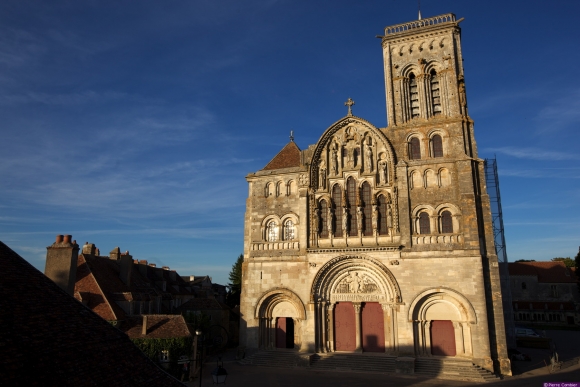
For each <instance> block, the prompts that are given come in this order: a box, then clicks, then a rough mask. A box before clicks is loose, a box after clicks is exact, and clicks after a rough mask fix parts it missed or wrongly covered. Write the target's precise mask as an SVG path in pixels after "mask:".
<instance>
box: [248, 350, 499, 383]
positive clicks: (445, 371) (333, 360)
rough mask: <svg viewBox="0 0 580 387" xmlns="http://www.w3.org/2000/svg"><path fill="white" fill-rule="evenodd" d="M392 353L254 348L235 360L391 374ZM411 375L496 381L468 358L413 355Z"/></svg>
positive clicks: (292, 366)
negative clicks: (317, 351)
mask: <svg viewBox="0 0 580 387" xmlns="http://www.w3.org/2000/svg"><path fill="white" fill-rule="evenodd" d="M395 361H396V357H394V356H385V355H383V354H372V353H371V354H369V353H367V354H365V353H357V354H347V353H336V352H334V353H316V354H311V353H298V352H296V351H293V350H283V349H282V350H280V349H279V350H267V351H263V350H262V351H256V352H254V353H252V354H250V355H249V356H247V357H245V358H244V359H242V360H240V361H239V363H240V364H242V365H254V366H261V367H281V368H294V367H306V368H310V369H312V370H320V371H347V372H372V373H395V372H396V371H395ZM415 375H416V376H420V377H427V378H434V379H450V380H462V381H473V382H488V381H497V380H499V378H498V377H497V376H496V375H494V374H493V373H491V372H489V371H487V370H485V369H483V368H480V367H478V366H476V365H474V364H473V363H472V362H471V361H469V360H459V359H440V358H416V359H415Z"/></svg>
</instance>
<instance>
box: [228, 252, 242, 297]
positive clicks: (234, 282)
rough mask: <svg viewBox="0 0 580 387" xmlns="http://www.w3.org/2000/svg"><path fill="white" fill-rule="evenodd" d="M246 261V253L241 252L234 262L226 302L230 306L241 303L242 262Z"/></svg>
mask: <svg viewBox="0 0 580 387" xmlns="http://www.w3.org/2000/svg"><path fill="white" fill-rule="evenodd" d="M243 262H244V255H243V254H240V256H239V257H238V259H236V263H234V264H233V266H232V270H231V271H230V276H229V280H230V282H229V283H228V286H229V288H230V290H229V292H228V294H227V298H226V303H227V304H228V306H229V307H230V308H234V307H235V306H236V305H240V295H241V293H242V263H243Z"/></svg>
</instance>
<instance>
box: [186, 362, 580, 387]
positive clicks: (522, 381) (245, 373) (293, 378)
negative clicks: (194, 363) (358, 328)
mask: <svg viewBox="0 0 580 387" xmlns="http://www.w3.org/2000/svg"><path fill="white" fill-rule="evenodd" d="M228 357H229V356H227V355H226V357H225V358H224V368H225V369H226V370H227V371H228V374H229V375H228V378H227V381H226V386H230V387H238V386H252V387H263V386H264V387H265V386H272V387H291V386H299V387H321V386H327V385H330V386H332V387H359V386H360V387H362V386H365V387H367V386H375V385H377V386H378V385H385V386H413V387H443V386H477V385H482V384H483V385H486V386H501V387H524V386H525V387H529V386H538V387H541V386H543V383H545V382H580V364H578V365H575V366H573V367H570V368H567V369H565V370H562V371H559V372H557V373H554V374H549V373H548V370H547V369H546V367H544V366H542V367H540V368H536V369H533V370H531V371H528V372H525V373H523V374H520V375H517V376H514V377H510V378H506V379H504V380H498V381H497V382H491V383H475V382H463V381H455V380H444V379H428V378H424V377H419V376H410V375H409V376H406V375H399V374H368V373H367V374H365V373H360V372H344V371H341V372H338V371H335V372H333V371H318V370H317V371H314V370H310V369H308V368H273V367H256V366H247V365H246V366H242V365H240V364H238V363H237V362H236V361H235V360H230V359H228ZM215 367H216V362H215V360H214V361H208V362H207V363H206V364H205V366H204V369H203V378H202V383H201V385H202V386H210V385H212V383H213V382H212V378H211V371H212V370H213V369H214V368H215ZM187 385H188V386H191V387H194V386H195V387H197V386H199V380H198V379H195V380H194V381H192V382H189V383H187Z"/></svg>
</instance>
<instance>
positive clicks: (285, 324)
mask: <svg viewBox="0 0 580 387" xmlns="http://www.w3.org/2000/svg"><path fill="white" fill-rule="evenodd" d="M460 22H461V20H456V18H455V15H453V14H444V15H439V16H436V17H431V18H424V19H420V20H415V21H412V22H408V23H403V24H398V25H394V26H389V27H386V28H385V33H384V36H382V37H381V39H382V44H381V46H382V50H383V55H384V61H383V67H384V71H385V77H384V82H385V89H386V90H385V91H386V101H387V104H386V107H387V109H386V111H387V117H388V126H387V127H384V128H378V127H375V126H374V125H373V124H372V123H370V122H368V121H366V120H365V119H364V118H360V117H357V116H356V115H355V114H354V112H355V111H356V106H353V105H354V102H355V101H352V100H351V99H350V98H349V99H348V100H347V101H346V102H345V105H346V106H345V108H344V109H345V112H346V113H347V114H346V116H344V117H342V118H340V119H339V120H338V121H336V122H334V123H332V124H331V125H330V126H329V127H328V128H320V133H321V137H320V140H319V141H318V142H317V143H316V144H314V145H310V146H309V147H308V148H306V149H303V150H301V149H299V148H298V146H297V145H296V144H295V143H294V142H293V141H290V142H289V143H288V144H286V146H284V147H283V148H282V150H281V151H280V152H279V153H278V154H277V155H276V156H275V157H274V158H273V159H272V160H271V161H270V162H269V163H268V164H267V165H266V166H265V167H264V168H263V169H261V170H259V171H257V172H255V173H250V174H248V175H247V177H246V179H247V181H248V184H249V195H248V199H247V202H246V203H247V204H246V206H247V207H246V214H245V231H244V263H243V284H242V289H243V290H242V299H241V306H240V308H241V319H242V320H241V333H240V345H241V346H243V347H245V348H247V349H248V350H274V349H280V350H281V349H285V350H286V351H292V350H293V351H295V352H296V353H303V354H319V355H321V356H324V355H325V354H332V353H336V352H340V353H346V354H352V355H357V354H358V356H360V355H364V353H367V352H375V353H382V354H383V356H384V357H385V359H387V358H389V359H393V358H394V359H395V361H397V362H398V363H397V364H399V365H398V366H397V367H400V368H401V369H405V367H407V369H408V368H409V367H411V369H412V367H414V365H413V364H414V362H416V361H417V360H418V359H422V358H446V359H448V358H454V359H457V360H466V361H469V362H472V363H474V364H476V365H479V366H480V367H482V368H485V369H487V370H490V371H494V370H495V372H497V373H501V374H510V373H511V371H510V364H509V360H508V356H507V349H506V337H505V328H504V320H503V309H502V295H501V289H500V281H499V271H498V259H497V256H496V252H495V248H494V238H493V232H492V225H491V220H492V219H491V212H490V207H489V206H490V204H489V197H488V195H487V192H486V187H485V179H484V174H483V160H482V159H480V158H479V157H478V154H477V147H476V142H475V137H474V126H473V121H472V120H471V118H470V116H469V114H468V109H467V98H466V91H465V90H466V89H465V80H464V75H463V64H462V61H463V60H462V54H461V44H460V35H461V29H460V27H459V23H460ZM378 65H380V64H379V63H377V66H378ZM378 81H379V80H378V79H377V82H378ZM402 372H404V371H402Z"/></svg>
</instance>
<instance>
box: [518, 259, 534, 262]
mask: <svg viewBox="0 0 580 387" xmlns="http://www.w3.org/2000/svg"><path fill="white" fill-rule="evenodd" d="M516 262H536V260H535V259H518V260H517V261H516Z"/></svg>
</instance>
